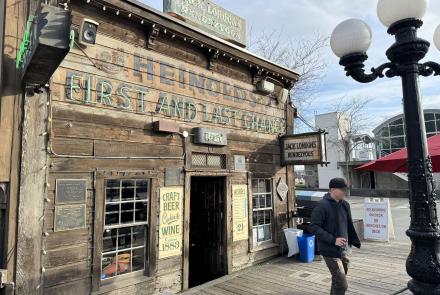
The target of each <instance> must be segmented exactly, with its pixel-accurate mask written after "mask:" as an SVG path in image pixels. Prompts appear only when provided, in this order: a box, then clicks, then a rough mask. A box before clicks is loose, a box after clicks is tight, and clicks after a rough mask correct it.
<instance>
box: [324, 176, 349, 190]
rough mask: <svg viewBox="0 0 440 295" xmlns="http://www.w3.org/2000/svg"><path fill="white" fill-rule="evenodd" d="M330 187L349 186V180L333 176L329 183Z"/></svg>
mask: <svg viewBox="0 0 440 295" xmlns="http://www.w3.org/2000/svg"><path fill="white" fill-rule="evenodd" d="M328 187H329V188H340V189H344V188H347V181H346V180H345V179H344V178H333V179H332V180H330V183H329V185H328Z"/></svg>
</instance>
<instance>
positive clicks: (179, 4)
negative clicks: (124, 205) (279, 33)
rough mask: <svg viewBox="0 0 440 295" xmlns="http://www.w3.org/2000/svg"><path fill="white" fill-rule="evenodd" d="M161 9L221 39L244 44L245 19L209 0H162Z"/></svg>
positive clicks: (245, 41)
mask: <svg viewBox="0 0 440 295" xmlns="http://www.w3.org/2000/svg"><path fill="white" fill-rule="evenodd" d="M163 9H164V12H167V13H170V14H177V15H179V16H181V17H183V18H184V19H185V20H187V21H189V22H191V23H192V24H194V25H196V26H198V27H201V28H202V29H205V30H208V31H210V32H212V33H213V34H215V35H218V36H219V37H221V38H223V39H226V40H230V41H235V42H236V43H238V44H240V45H242V46H244V47H245V46H246V43H247V40H246V21H245V20H244V19H243V18H241V17H239V16H237V15H235V14H233V13H232V12H230V11H228V10H226V9H224V8H222V7H220V6H218V5H216V4H214V3H212V2H211V1H209V0H164V1H163Z"/></svg>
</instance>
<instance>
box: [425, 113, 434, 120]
mask: <svg viewBox="0 0 440 295" xmlns="http://www.w3.org/2000/svg"><path fill="white" fill-rule="evenodd" d="M433 120H435V115H434V114H433V113H426V114H425V121H433Z"/></svg>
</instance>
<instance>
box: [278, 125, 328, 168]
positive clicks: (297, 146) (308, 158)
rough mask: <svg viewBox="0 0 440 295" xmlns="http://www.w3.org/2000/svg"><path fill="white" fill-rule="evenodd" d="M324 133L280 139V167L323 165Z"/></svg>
mask: <svg viewBox="0 0 440 295" xmlns="http://www.w3.org/2000/svg"><path fill="white" fill-rule="evenodd" d="M326 161H327V159H326V148H325V133H324V132H314V133H303V134H296V135H285V136H283V137H282V138H281V164H282V165H313V164H325V163H326Z"/></svg>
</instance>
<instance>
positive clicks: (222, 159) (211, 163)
mask: <svg viewBox="0 0 440 295" xmlns="http://www.w3.org/2000/svg"><path fill="white" fill-rule="evenodd" d="M191 164H192V167H201V168H217V169H226V155H224V154H207V153H192V157H191Z"/></svg>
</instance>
